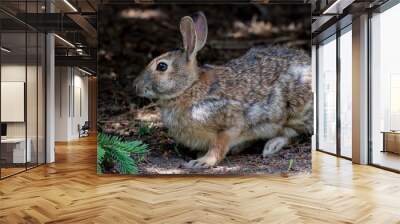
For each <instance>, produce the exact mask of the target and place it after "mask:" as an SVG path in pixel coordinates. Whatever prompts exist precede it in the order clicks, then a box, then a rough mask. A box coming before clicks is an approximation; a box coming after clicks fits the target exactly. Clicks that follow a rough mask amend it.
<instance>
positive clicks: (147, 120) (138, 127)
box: [102, 108, 311, 175]
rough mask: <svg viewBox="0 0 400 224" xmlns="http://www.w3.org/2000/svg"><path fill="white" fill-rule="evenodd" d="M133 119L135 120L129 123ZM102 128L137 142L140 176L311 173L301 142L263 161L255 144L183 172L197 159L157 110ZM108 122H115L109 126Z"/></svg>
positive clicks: (132, 113)
mask: <svg viewBox="0 0 400 224" xmlns="http://www.w3.org/2000/svg"><path fill="white" fill-rule="evenodd" d="M132 118H136V119H132ZM110 120H111V121H108V122H105V123H103V124H102V126H103V127H104V130H103V131H104V132H105V133H108V134H113V135H119V136H122V137H124V139H126V140H138V139H140V140H141V141H143V142H144V143H146V144H148V146H149V150H148V151H147V153H146V154H145V155H144V159H143V160H141V161H140V162H139V163H138V167H139V173H140V175H148V174H217V175H218V174H224V175H242V174H283V175H293V174H297V173H304V172H305V173H308V172H310V171H311V145H310V143H309V141H303V142H301V141H300V142H299V143H295V144H292V145H289V146H287V147H285V148H284V149H282V150H281V151H280V152H278V153H276V154H274V155H272V156H270V157H266V158H263V156H262V150H263V147H264V144H265V141H258V142H255V143H254V144H252V145H251V146H250V147H249V148H247V149H245V150H243V151H242V152H241V153H239V154H228V155H227V156H226V158H225V159H224V160H223V161H222V162H221V163H219V164H218V165H217V166H215V167H212V168H209V169H186V168H184V167H183V164H184V163H186V162H188V161H190V160H192V159H196V158H197V152H194V151H192V150H190V149H188V148H186V147H184V146H182V145H180V144H177V143H176V142H175V141H174V139H172V138H171V137H169V136H168V133H167V130H166V129H165V128H164V127H163V126H162V122H161V121H160V116H159V111H158V109H157V108H145V109H138V110H131V111H130V112H128V113H125V114H122V115H119V117H118V119H117V118H116V119H110ZM112 120H118V122H113V121H112Z"/></svg>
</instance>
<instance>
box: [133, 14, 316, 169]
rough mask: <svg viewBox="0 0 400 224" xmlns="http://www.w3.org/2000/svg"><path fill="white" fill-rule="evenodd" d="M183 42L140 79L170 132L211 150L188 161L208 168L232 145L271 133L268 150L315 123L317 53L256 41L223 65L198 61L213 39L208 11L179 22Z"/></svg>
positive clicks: (140, 92) (139, 91)
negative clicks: (312, 62)
mask: <svg viewBox="0 0 400 224" xmlns="http://www.w3.org/2000/svg"><path fill="white" fill-rule="evenodd" d="M180 31H181V34H182V37H183V47H184V49H182V50H176V51H170V52H167V53H165V54H162V55H161V56H159V57H157V58H155V59H153V60H152V61H151V62H150V64H148V65H147V67H146V68H145V69H144V71H143V72H142V73H141V74H140V76H139V77H137V79H136V80H135V88H136V91H137V94H138V95H139V96H143V97H147V98H153V99H159V105H160V107H161V116H162V121H163V122H164V125H166V127H167V128H168V129H169V132H170V134H171V135H172V136H173V137H174V138H175V140H177V141H178V142H179V143H182V144H184V145H186V146H187V147H189V148H191V149H193V150H202V151H204V152H206V153H205V154H204V156H202V157H200V158H198V159H196V160H192V161H189V162H188V163H186V164H185V167H187V168H208V167H211V166H214V165H216V164H217V163H219V162H220V161H222V160H223V159H224V158H225V156H226V154H227V153H228V152H229V151H230V150H231V149H233V148H235V149H238V148H239V147H238V146H240V145H242V143H246V142H249V141H253V140H256V139H268V141H267V143H266V144H265V146H264V151H263V156H264V157H265V156H268V155H271V154H273V153H275V152H278V151H279V150H280V149H282V147H284V146H285V145H287V144H288V143H289V142H290V140H291V139H293V138H294V137H296V136H299V135H300V134H302V135H303V134H309V135H310V134H311V133H312V129H313V126H312V125H313V95H312V92H311V69H310V57H309V55H308V54H307V53H306V52H304V51H302V50H295V49H289V48H285V47H269V48H252V49H250V50H249V51H248V52H247V53H246V54H245V55H244V56H242V57H240V58H238V59H234V60H232V61H230V62H228V63H227V64H225V65H223V66H207V67H199V66H198V65H197V60H196V55H197V52H198V51H199V50H201V49H202V48H203V47H204V45H205V44H206V38H207V20H206V17H205V15H204V14H203V13H202V12H198V13H196V14H195V15H193V16H191V17H189V16H185V17H183V18H182V19H181V22H180Z"/></svg>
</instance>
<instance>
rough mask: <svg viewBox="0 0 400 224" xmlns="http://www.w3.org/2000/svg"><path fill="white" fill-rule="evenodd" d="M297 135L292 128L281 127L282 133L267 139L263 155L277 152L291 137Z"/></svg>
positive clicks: (266, 155)
mask: <svg viewBox="0 0 400 224" xmlns="http://www.w3.org/2000/svg"><path fill="white" fill-rule="evenodd" d="M296 136H298V133H297V132H296V131H295V130H294V129H292V128H287V127H285V128H283V130H282V135H281V136H277V137H274V138H271V139H269V140H268V141H267V143H266V144H265V146H264V150H263V153H262V155H263V157H268V156H271V155H273V154H275V153H277V152H279V151H280V150H281V149H282V148H283V147H285V146H286V145H288V144H289V143H290V141H291V139H292V138H294V137H296Z"/></svg>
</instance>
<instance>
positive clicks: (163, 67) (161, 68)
mask: <svg viewBox="0 0 400 224" xmlns="http://www.w3.org/2000/svg"><path fill="white" fill-rule="evenodd" d="M156 69H157V71H161V72H164V71H165V70H167V69H168V65H167V64H166V63H164V62H160V63H158V65H157V68H156Z"/></svg>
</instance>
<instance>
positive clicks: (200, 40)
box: [192, 12, 208, 51]
mask: <svg viewBox="0 0 400 224" xmlns="http://www.w3.org/2000/svg"><path fill="white" fill-rule="evenodd" d="M192 18H193V21H194V27H195V31H196V37H197V39H196V51H199V50H201V49H202V48H203V47H204V45H205V44H206V41H207V34H208V27H207V19H206V16H205V15H204V13H203V12H196V13H195V14H194V15H193V16H192Z"/></svg>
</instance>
